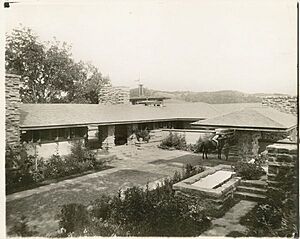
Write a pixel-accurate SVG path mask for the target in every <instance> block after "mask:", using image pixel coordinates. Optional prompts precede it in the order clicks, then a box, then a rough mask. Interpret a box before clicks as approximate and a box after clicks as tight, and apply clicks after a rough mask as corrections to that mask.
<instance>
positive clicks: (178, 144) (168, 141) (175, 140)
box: [159, 132, 187, 150]
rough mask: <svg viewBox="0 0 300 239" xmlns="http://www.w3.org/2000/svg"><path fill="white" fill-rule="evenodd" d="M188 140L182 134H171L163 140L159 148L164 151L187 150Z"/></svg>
mask: <svg viewBox="0 0 300 239" xmlns="http://www.w3.org/2000/svg"><path fill="white" fill-rule="evenodd" d="M186 146H187V145H186V140H185V137H184V136H183V135H180V134H177V133H175V134H173V133H172V132H170V134H169V135H168V137H167V138H165V139H163V140H162V142H161V143H160V145H159V147H160V148H162V149H171V148H175V149H179V150H185V149H186Z"/></svg>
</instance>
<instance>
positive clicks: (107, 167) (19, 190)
mask: <svg viewBox="0 0 300 239" xmlns="http://www.w3.org/2000/svg"><path fill="white" fill-rule="evenodd" d="M111 168H113V167H112V166H103V168H101V169H94V170H88V171H85V172H81V173H76V174H72V175H68V176H65V177H60V178H56V179H47V180H45V181H42V182H39V183H33V184H28V185H26V186H21V187H18V188H14V189H11V190H6V191H5V194H6V195H10V194H13V193H17V192H22V191H25V190H30V189H34V188H38V187H41V186H46V185H49V184H51V183H58V182H61V181H64V180H67V179H72V178H77V177H81V176H84V175H87V174H92V173H97V172H101V171H104V170H107V169H111Z"/></svg>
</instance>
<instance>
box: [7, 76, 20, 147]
mask: <svg viewBox="0 0 300 239" xmlns="http://www.w3.org/2000/svg"><path fill="white" fill-rule="evenodd" d="M19 86H20V77H19V76H18V75H13V74H6V75H5V129H6V130H5V132H6V135H5V137H6V144H8V145H9V146H11V147H15V146H17V145H18V144H19V142H20V129H19V125H20V103H21V101H20V93H19Z"/></svg>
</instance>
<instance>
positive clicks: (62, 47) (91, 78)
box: [5, 27, 109, 103]
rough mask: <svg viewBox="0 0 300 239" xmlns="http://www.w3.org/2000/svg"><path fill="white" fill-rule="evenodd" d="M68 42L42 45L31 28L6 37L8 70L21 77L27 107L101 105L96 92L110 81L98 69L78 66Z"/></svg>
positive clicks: (6, 66) (44, 43) (23, 98)
mask: <svg viewBox="0 0 300 239" xmlns="http://www.w3.org/2000/svg"><path fill="white" fill-rule="evenodd" d="M70 51H71V47H70V46H69V45H67V44H66V43H65V42H64V43H60V42H59V41H57V40H56V39H55V38H54V40H53V41H51V42H50V41H48V42H41V41H40V40H39V38H38V36H37V35H36V34H35V33H33V32H32V30H31V29H29V28H25V27H24V28H19V29H14V30H12V32H11V33H10V34H8V35H7V36H6V48H5V68H6V71H7V72H11V73H14V74H18V75H20V76H21V79H20V80H21V87H20V97H21V101H22V102H24V103H57V102H60V103H67V102H68V103H69V102H71V103H98V94H97V91H98V90H99V88H100V87H101V86H102V84H104V83H107V82H109V79H107V78H104V77H102V75H101V73H100V72H99V71H98V69H97V68H96V67H95V66H93V65H91V64H85V63H83V62H79V63H76V62H75V61H74V60H73V58H72V55H71V52H70Z"/></svg>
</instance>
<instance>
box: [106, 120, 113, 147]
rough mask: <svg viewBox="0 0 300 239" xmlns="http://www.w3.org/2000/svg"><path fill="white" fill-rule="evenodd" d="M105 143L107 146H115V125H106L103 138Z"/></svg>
mask: <svg viewBox="0 0 300 239" xmlns="http://www.w3.org/2000/svg"><path fill="white" fill-rule="evenodd" d="M105 144H106V145H107V147H108V148H111V147H114V146H115V126H114V125H109V126H108V127H107V138H106V140H105Z"/></svg>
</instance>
